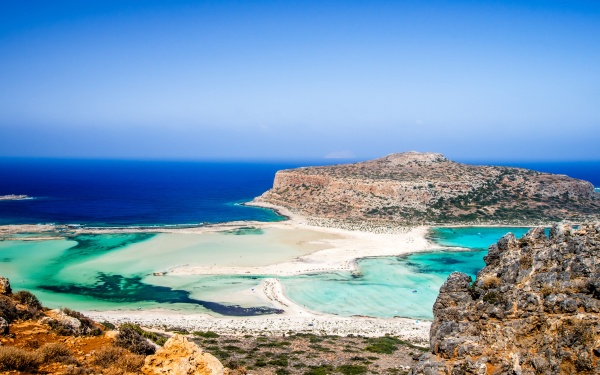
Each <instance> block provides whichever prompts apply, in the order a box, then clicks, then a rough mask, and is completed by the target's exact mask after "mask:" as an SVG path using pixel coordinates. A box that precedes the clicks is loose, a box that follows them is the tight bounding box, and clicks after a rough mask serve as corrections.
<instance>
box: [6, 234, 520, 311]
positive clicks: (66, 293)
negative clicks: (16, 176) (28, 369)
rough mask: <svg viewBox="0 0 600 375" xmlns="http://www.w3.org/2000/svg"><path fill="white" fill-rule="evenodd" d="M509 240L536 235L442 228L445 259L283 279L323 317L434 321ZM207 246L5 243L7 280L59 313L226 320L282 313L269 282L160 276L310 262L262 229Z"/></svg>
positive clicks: (124, 237)
mask: <svg viewBox="0 0 600 375" xmlns="http://www.w3.org/2000/svg"><path fill="white" fill-rule="evenodd" d="M509 231H511V232H513V233H515V235H517V236H521V235H522V234H524V233H525V232H526V231H527V229H526V228H436V229H433V230H432V231H431V233H430V238H431V240H432V241H434V242H436V243H438V244H439V245H440V250H439V251H433V252H427V253H415V254H411V255H408V256H405V257H385V258H369V259H362V260H360V261H358V268H359V272H356V273H349V272H338V273H326V274H314V275H303V276H296V277H283V278H281V281H282V283H283V285H284V287H285V290H286V293H287V294H288V296H289V297H290V298H291V299H292V300H294V301H296V302H298V303H300V304H302V305H304V306H306V307H307V308H309V309H311V310H315V311H321V312H326V313H331V314H339V315H345V316H350V315H368V316H377V317H392V316H406V317H412V318H417V319H421V318H431V317H432V314H431V309H432V306H433V303H434V302H435V299H436V297H437V294H438V290H439V287H440V286H441V285H442V283H443V282H444V281H445V279H446V277H447V276H448V275H449V274H450V273H451V272H453V271H461V272H466V273H468V274H470V275H472V276H473V277H474V276H475V274H476V273H477V271H478V270H479V269H481V268H482V267H484V265H485V264H484V262H483V256H485V254H486V253H487V247H488V246H489V245H490V244H492V243H495V242H496V241H497V240H498V239H499V238H500V237H501V236H502V235H504V234H506V233H507V232H509ZM167 236H172V237H167ZM198 238H200V237H196V236H194V235H166V236H165V235H162V234H159V235H155V234H145V233H136V234H102V235H80V236H77V237H74V238H71V239H60V240H48V241H0V274H1V275H4V276H7V277H9V278H10V280H11V283H12V284H13V288H14V289H17V290H18V289H28V290H31V291H33V292H34V293H36V295H38V296H39V298H40V299H41V300H42V302H43V303H44V304H45V305H47V306H50V307H59V306H68V307H71V308H75V309H79V310H91V309H96V310H114V309H137V308H141V309H147V308H155V307H163V308H168V309H174V310H181V311H185V312H191V313H194V312H209V313H212V314H217V315H256V314H265V313H274V312H275V311H274V310H272V309H271V308H270V307H269V306H266V305H265V301H263V300H261V299H260V298H258V297H257V296H255V295H254V293H253V292H252V289H253V288H256V287H257V286H258V285H259V283H260V281H261V279H262V278H263V277H267V276H268V275H265V276H259V277H256V276H235V275H232V276H227V275H224V276H172V275H169V274H167V276H155V275H153V274H152V271H153V270H157V269H165V270H166V269H168V268H169V267H170V266H174V265H181V264H185V262H187V260H186V259H187V258H188V257H190V256H195V257H196V258H197V259H204V261H205V262H209V263H208V264H213V263H215V262H222V263H223V265H227V264H228V263H227V262H231V261H233V260H235V262H242V263H243V264H245V263H248V265H259V263H260V261H261V260H260V259H263V261H264V259H266V258H273V259H275V260H278V261H283V260H285V259H286V258H289V257H294V256H299V255H302V254H301V253H298V254H296V253H295V252H296V251H300V250H298V248H297V247H296V246H295V245H294V244H295V243H296V242H297V239H296V238H289V235H287V236H283V234H282V233H276V232H267V231H261V230H254V229H253V228H244V229H243V230H239V231H233V232H228V233H221V234H214V235H206V236H205V237H202V239H201V240H200V241H201V242H200V243H199V242H198V241H199V240H198ZM282 238H285V241H283V240H282ZM286 241H287V242H286ZM442 247H446V249H445V250H442ZM457 249H458V250H457ZM308 250H310V249H305V250H304V251H308ZM313 250H314V249H313ZM256 262H259V263H257V264H254V263H256Z"/></svg>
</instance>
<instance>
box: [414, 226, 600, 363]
mask: <svg viewBox="0 0 600 375" xmlns="http://www.w3.org/2000/svg"><path fill="white" fill-rule="evenodd" d="M599 256H600V223H597V224H593V225H584V226H581V227H579V228H578V229H573V228H572V227H571V226H569V225H562V224H556V225H554V226H553V227H552V229H551V231H550V238H548V237H546V235H545V233H544V230H543V228H535V229H532V230H530V231H529V232H528V233H527V234H526V235H525V236H523V238H521V239H518V240H517V239H516V238H515V237H514V236H513V235H512V234H508V235H506V236H504V237H503V238H501V239H500V240H499V241H498V243H497V244H495V245H492V246H491V247H490V249H489V254H488V256H487V257H485V262H486V264H487V266H486V267H485V268H483V269H482V270H481V271H479V273H478V274H477V279H476V280H475V282H474V283H473V285H471V283H470V282H471V277H469V276H467V275H465V274H462V273H458V272H455V273H453V274H451V275H450V276H449V277H448V279H447V280H446V282H445V283H444V285H443V286H442V287H441V288H440V294H439V296H438V298H437V300H436V302H435V305H434V307H433V314H434V321H433V324H432V326H431V333H430V347H431V353H428V354H425V355H423V356H422V357H421V358H420V359H419V363H418V364H417V365H416V366H415V367H414V368H413V370H412V372H411V374H413V375H417V374H575V373H577V374H600V260H599Z"/></svg>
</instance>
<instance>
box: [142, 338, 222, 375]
mask: <svg viewBox="0 0 600 375" xmlns="http://www.w3.org/2000/svg"><path fill="white" fill-rule="evenodd" d="M142 373H143V374H146V375H159V374H160V375H166V374H169V375H227V372H226V369H225V368H224V367H223V365H222V364H221V362H219V360H218V359H217V358H215V357H214V356H213V355H212V354H209V353H206V352H204V351H203V350H202V349H201V348H200V347H199V346H198V345H196V344H194V343H193V342H190V341H188V340H187V339H186V338H185V337H184V336H181V335H175V336H173V337H171V338H170V339H169V340H167V342H166V343H165V345H164V346H163V347H162V348H160V349H159V350H158V351H157V352H156V354H154V355H152V356H149V357H147V358H146V362H145V364H144V367H143V368H142Z"/></svg>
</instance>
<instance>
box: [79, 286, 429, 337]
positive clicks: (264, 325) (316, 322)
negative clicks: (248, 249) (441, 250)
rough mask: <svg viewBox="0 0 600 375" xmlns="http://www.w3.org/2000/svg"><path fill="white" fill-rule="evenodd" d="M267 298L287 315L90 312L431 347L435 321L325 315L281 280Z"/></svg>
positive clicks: (120, 318) (166, 325)
mask: <svg viewBox="0 0 600 375" xmlns="http://www.w3.org/2000/svg"><path fill="white" fill-rule="evenodd" d="M258 289H259V292H260V293H262V295H263V298H265V299H267V300H269V301H270V302H271V303H272V304H273V305H274V306H275V307H276V308H280V309H283V310H284V311H285V312H284V313H283V314H278V315H262V316H253V317H233V318H232V317H214V316H211V315H208V314H194V315H191V314H182V313H178V312H175V311H170V310H162V309H155V310H145V311H86V312H85V314H86V315H88V316H90V317H91V318H93V319H95V320H97V321H104V320H106V321H109V322H112V323H113V324H121V323H125V322H130V323H136V324H140V325H142V326H145V327H149V328H158V329H175V330H181V329H185V330H187V331H189V332H193V331H214V332H217V333H219V334H224V335H239V336H242V335H260V334H266V335H283V334H287V333H289V332H295V333H299V332H302V333H313V334H319V335H324V334H326V335H340V336H346V335H359V336H365V337H377V336H383V335H385V334H390V335H394V336H398V337H400V338H401V339H403V340H407V341H410V342H413V343H415V344H421V345H427V343H428V339H429V329H430V326H431V322H429V321H422V320H415V319H408V318H400V317H397V318H370V317H362V316H352V317H343V316H337V315H330V314H321V313H316V312H313V311H309V310H307V309H306V308H304V307H302V306H300V305H298V304H296V303H295V302H293V301H291V300H289V299H288V298H287V296H285V293H284V292H283V288H282V285H281V283H280V282H279V280H277V279H276V278H269V279H265V280H263V282H262V283H261V287H260V288H258Z"/></svg>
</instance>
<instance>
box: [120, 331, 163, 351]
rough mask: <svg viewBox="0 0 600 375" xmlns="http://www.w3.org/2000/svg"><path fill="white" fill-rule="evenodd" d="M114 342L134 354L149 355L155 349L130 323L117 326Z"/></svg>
mask: <svg viewBox="0 0 600 375" xmlns="http://www.w3.org/2000/svg"><path fill="white" fill-rule="evenodd" d="M115 344H116V345H117V346H119V347H121V348H125V349H127V350H129V351H131V352H132V353H135V354H144V355H150V354H154V352H155V351H156V349H155V348H154V346H152V344H150V343H149V342H148V341H147V340H146V339H145V338H144V337H142V335H140V334H139V333H138V332H137V330H136V329H135V328H134V326H133V325H131V324H123V325H121V326H120V327H119V334H118V335H117V338H116V340H115Z"/></svg>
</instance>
